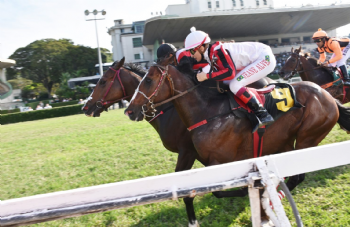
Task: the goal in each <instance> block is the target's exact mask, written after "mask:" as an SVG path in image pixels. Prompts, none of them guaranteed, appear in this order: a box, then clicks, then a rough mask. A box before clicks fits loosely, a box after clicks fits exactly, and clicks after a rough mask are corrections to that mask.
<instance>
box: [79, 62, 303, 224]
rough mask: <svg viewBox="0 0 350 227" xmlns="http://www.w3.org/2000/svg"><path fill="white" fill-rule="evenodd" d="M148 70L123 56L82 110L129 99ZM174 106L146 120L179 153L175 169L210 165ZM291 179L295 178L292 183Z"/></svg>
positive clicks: (189, 202) (96, 112) (189, 204)
mask: <svg viewBox="0 0 350 227" xmlns="http://www.w3.org/2000/svg"><path fill="white" fill-rule="evenodd" d="M117 70H120V71H119V77H118V76H117V75H116V71H117ZM145 74H146V72H145V71H143V70H142V69H140V68H139V67H136V66H135V65H133V64H126V65H124V59H122V60H121V61H120V62H119V63H118V62H115V63H114V64H113V66H112V67H111V69H109V70H107V71H106V73H105V74H104V75H103V76H102V77H101V79H100V81H99V82H98V83H97V85H96V87H95V89H94V91H93V93H92V94H91V96H90V98H89V101H88V102H87V103H86V104H85V105H84V107H83V110H84V112H85V114H86V115H87V116H93V117H98V116H100V114H101V113H102V112H103V111H104V110H106V109H107V108H108V107H109V106H110V105H112V104H113V103H115V102H118V101H119V100H121V99H125V100H128V101H130V99H131V97H132V95H133V94H134V91H135V89H136V88H137V87H138V85H139V84H140V81H141V79H142V77H144V75H145ZM112 81H113V82H112ZM271 82H273V80H271V79H269V78H264V79H263V80H260V81H257V83H255V84H253V87H255V88H261V87H264V86H265V85H267V84H268V83H271ZM172 107H173V104H171V103H168V104H165V105H162V106H160V107H159V108H157V109H158V112H157V114H158V113H159V112H161V111H163V112H164V114H162V115H160V116H159V117H157V118H155V119H154V120H152V117H146V120H147V121H150V120H152V121H151V122H150V124H151V125H152V126H153V127H154V129H155V130H156V131H157V132H158V134H159V136H160V138H161V140H162V142H163V145H164V147H165V148H166V149H168V150H169V151H172V152H175V153H178V154H179V155H178V159H177V164H176V168H175V171H176V172H177V171H183V170H189V169H191V168H192V166H193V163H194V161H195V160H196V159H197V160H198V161H199V162H201V163H202V164H203V165H204V166H206V165H208V163H206V162H204V161H203V160H202V158H201V157H200V156H199V155H198V153H197V151H196V149H195V147H194V145H193V142H192V139H191V135H190V133H189V131H188V130H187V128H186V127H185V125H184V124H183V123H182V121H181V119H180V117H179V115H178V114H177V111H176V109H175V108H172ZM291 182H293V185H292V183H291ZM294 184H297V182H296V181H293V180H289V181H288V184H287V185H288V187H289V188H290V189H292V188H294V187H295V186H294ZM213 194H214V195H215V196H216V197H218V198H222V197H236V196H244V195H246V194H247V191H246V190H245V189H244V190H238V191H227V192H215V193H213ZM184 202H185V205H186V211H187V214H188V218H189V222H190V223H191V224H192V225H195V223H196V217H195V212H194V207H193V198H184Z"/></svg>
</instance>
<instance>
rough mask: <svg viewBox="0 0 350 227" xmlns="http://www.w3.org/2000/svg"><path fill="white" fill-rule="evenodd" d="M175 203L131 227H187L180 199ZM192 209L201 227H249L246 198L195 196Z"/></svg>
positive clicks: (247, 201)
mask: <svg viewBox="0 0 350 227" xmlns="http://www.w3.org/2000/svg"><path fill="white" fill-rule="evenodd" d="M174 203H175V201H174ZM176 203H178V207H172V208H167V207H164V208H162V209H161V210H160V211H159V212H154V213H151V214H148V215H146V216H145V217H144V218H143V219H142V220H140V221H139V222H138V223H136V224H134V225H131V226H133V227H141V226H142V227H144V226H147V227H151V226H152V227H161V226H162V227H163V226H170V227H182V226H183V227H185V226H186V227H187V226H188V219H187V214H186V210H185V204H184V203H183V200H182V199H180V200H179V201H178V202H176ZM150 206H151V205H150ZM194 207H195V212H196V217H197V219H198V220H199V223H200V225H201V226H202V227H205V226H211V227H219V226H229V225H231V226H232V224H234V226H251V222H250V220H249V218H250V214H248V215H247V214H246V213H247V212H244V211H246V210H247V209H248V211H249V209H250V208H249V199H248V197H245V198H222V199H217V198H216V197H214V196H213V195H212V194H207V195H204V196H197V197H196V198H195V200H194ZM243 212H244V213H245V214H244V215H242V213H243ZM249 212H250V211H249ZM249 212H248V213H249Z"/></svg>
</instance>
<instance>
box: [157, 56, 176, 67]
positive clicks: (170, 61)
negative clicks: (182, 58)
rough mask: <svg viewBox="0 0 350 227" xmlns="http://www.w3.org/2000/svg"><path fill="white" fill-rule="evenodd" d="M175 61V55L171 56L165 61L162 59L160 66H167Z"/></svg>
mask: <svg viewBox="0 0 350 227" xmlns="http://www.w3.org/2000/svg"><path fill="white" fill-rule="evenodd" d="M173 61H174V55H173V54H169V56H168V57H165V58H163V59H161V60H160V61H159V62H158V64H160V65H161V66H167V65H169V64H171V63H173Z"/></svg>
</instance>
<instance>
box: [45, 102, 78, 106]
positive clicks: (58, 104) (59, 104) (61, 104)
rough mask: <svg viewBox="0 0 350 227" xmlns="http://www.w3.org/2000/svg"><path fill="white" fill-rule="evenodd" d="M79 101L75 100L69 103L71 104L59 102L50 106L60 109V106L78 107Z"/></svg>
mask: <svg viewBox="0 0 350 227" xmlns="http://www.w3.org/2000/svg"><path fill="white" fill-rule="evenodd" d="M78 102H79V101H77V100H74V101H69V102H57V103H52V104H50V105H51V106H52V107H59V106H71V105H76V104H78Z"/></svg>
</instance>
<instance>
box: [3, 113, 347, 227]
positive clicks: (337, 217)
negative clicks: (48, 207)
mask: <svg viewBox="0 0 350 227" xmlns="http://www.w3.org/2000/svg"><path fill="white" fill-rule="evenodd" d="M0 135H1V137H0V138H1V139H0V142H1V147H0V154H1V155H0V173H1V178H0V179H1V180H0V185H1V186H0V200H6V199H11V198H18V197H23V196H30V195H36V194H42V193H48V192H55V191H61V190H68V189H74V188H78V187H88V186H92V185H99V184H105V183H111V182H118V181H124V180H130V179H137V178H140V177H146V176H153V175H159V174H165V173H171V172H173V171H174V169H175V163H176V158H177V156H176V154H173V153H171V152H169V151H167V150H166V149H165V148H164V147H163V146H162V144H161V141H160V140H159V138H158V135H157V133H156V132H155V130H154V129H153V128H152V127H151V126H150V125H149V124H148V123H146V122H139V123H135V122H132V121H129V120H128V119H127V117H125V116H124V115H123V112H122V111H120V110H114V111H110V112H108V113H103V114H102V115H101V117H100V118H88V117H85V116H84V115H74V116H68V117H61V118H54V119H46V120H39V121H31V122H23V123H17V124H9V125H2V126H0ZM349 138H350V135H347V134H346V133H345V132H343V131H341V130H340V129H339V126H338V125H337V126H335V128H334V129H333V130H332V132H331V133H330V135H328V137H327V138H326V139H325V140H324V141H323V142H322V144H328V143H334V142H340V141H345V140H348V139H349ZM201 167H202V165H201V164H199V163H198V162H196V163H195V168H201ZM349 176H350V166H343V167H338V168H333V169H328V170H323V171H318V172H315V173H309V174H307V175H306V180H305V182H304V183H302V184H301V185H300V186H299V187H297V188H296V190H294V192H293V195H294V199H295V201H296V202H297V206H298V208H299V212H300V213H301V217H302V220H303V222H304V225H305V226H350V206H349V204H350V183H349V180H348V179H349ZM284 205H285V208H286V211H287V213H288V215H289V217H290V219H291V220H292V219H293V217H292V212H291V209H290V207H289V205H288V202H287V200H284ZM195 208H196V214H197V218H198V219H199V222H200V224H201V226H202V227H205V226H251V222H250V221H249V218H250V208H249V200H248V198H237V199H230V198H229V199H216V198H215V197H213V196H212V195H211V194H207V195H205V196H197V197H196V199H195ZM37 226H123V227H124V226H150V227H151V226H152V227H153V226H159V227H160V226H174V227H180V226H184V227H185V226H187V216H186V212H185V206H184V204H183V202H182V200H179V201H167V202H162V203H157V204H152V205H145V206H139V207H133V208H129V209H121V210H114V211H109V212H104V213H98V214H91V215H85V216H81V217H76V218H69V219H65V220H58V221H51V222H47V223H41V224H37ZM294 226H295V223H294Z"/></svg>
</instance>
